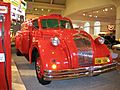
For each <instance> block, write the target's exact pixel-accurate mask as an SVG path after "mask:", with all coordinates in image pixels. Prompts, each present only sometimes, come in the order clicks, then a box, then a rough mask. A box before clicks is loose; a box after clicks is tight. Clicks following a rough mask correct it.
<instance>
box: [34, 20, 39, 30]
mask: <svg viewBox="0 0 120 90" xmlns="http://www.w3.org/2000/svg"><path fill="white" fill-rule="evenodd" d="M33 26H34V27H35V28H36V29H38V28H39V25H38V19H36V20H34V21H33Z"/></svg>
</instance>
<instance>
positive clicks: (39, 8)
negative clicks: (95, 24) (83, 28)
mask: <svg viewBox="0 0 120 90" xmlns="http://www.w3.org/2000/svg"><path fill="white" fill-rule="evenodd" d="M25 1H27V3H28V8H27V10H26V13H27V14H34V15H35V14H36V15H48V14H51V13H58V14H62V13H63V12H64V10H65V8H66V0H25ZM67 17H69V18H71V19H72V20H82V21H86V20H90V21H96V20H99V21H103V22H109V21H113V20H115V19H116V8H115V6H113V5H109V6H103V7H96V8H90V9H86V10H80V11H77V12H75V13H73V14H71V15H69V16H67Z"/></svg>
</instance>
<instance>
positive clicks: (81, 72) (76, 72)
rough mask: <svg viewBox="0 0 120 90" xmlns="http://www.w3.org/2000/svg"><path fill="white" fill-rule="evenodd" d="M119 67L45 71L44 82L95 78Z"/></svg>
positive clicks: (114, 64)
mask: <svg viewBox="0 0 120 90" xmlns="http://www.w3.org/2000/svg"><path fill="white" fill-rule="evenodd" d="M116 67H117V64H116V63H112V64H107V65H103V66H91V67H84V68H77V69H66V70H58V71H53V70H45V71H44V80H62V79H73V78H80V77H84V76H94V75H99V74H101V73H105V72H109V71H112V70H115V69H116Z"/></svg>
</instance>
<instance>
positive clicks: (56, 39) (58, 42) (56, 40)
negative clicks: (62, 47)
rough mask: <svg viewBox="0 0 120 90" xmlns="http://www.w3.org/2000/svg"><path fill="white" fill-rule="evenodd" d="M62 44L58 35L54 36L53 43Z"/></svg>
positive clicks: (55, 44)
mask: <svg viewBox="0 0 120 90" xmlns="http://www.w3.org/2000/svg"><path fill="white" fill-rule="evenodd" d="M59 44H60V40H59V38H58V37H54V38H52V45H53V46H58V45H59Z"/></svg>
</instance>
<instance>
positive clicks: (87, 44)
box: [74, 35, 93, 66]
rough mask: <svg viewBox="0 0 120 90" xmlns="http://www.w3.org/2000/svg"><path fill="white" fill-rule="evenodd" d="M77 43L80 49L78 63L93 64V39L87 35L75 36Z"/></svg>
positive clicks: (82, 64)
mask: <svg viewBox="0 0 120 90" xmlns="http://www.w3.org/2000/svg"><path fill="white" fill-rule="evenodd" d="M74 42H75V45H76V47H77V49H78V53H77V55H78V63H79V65H80V66H89V65H91V64H92V58H93V49H92V43H91V39H89V38H88V37H86V36H82V35H81V36H79V37H75V38H74Z"/></svg>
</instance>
